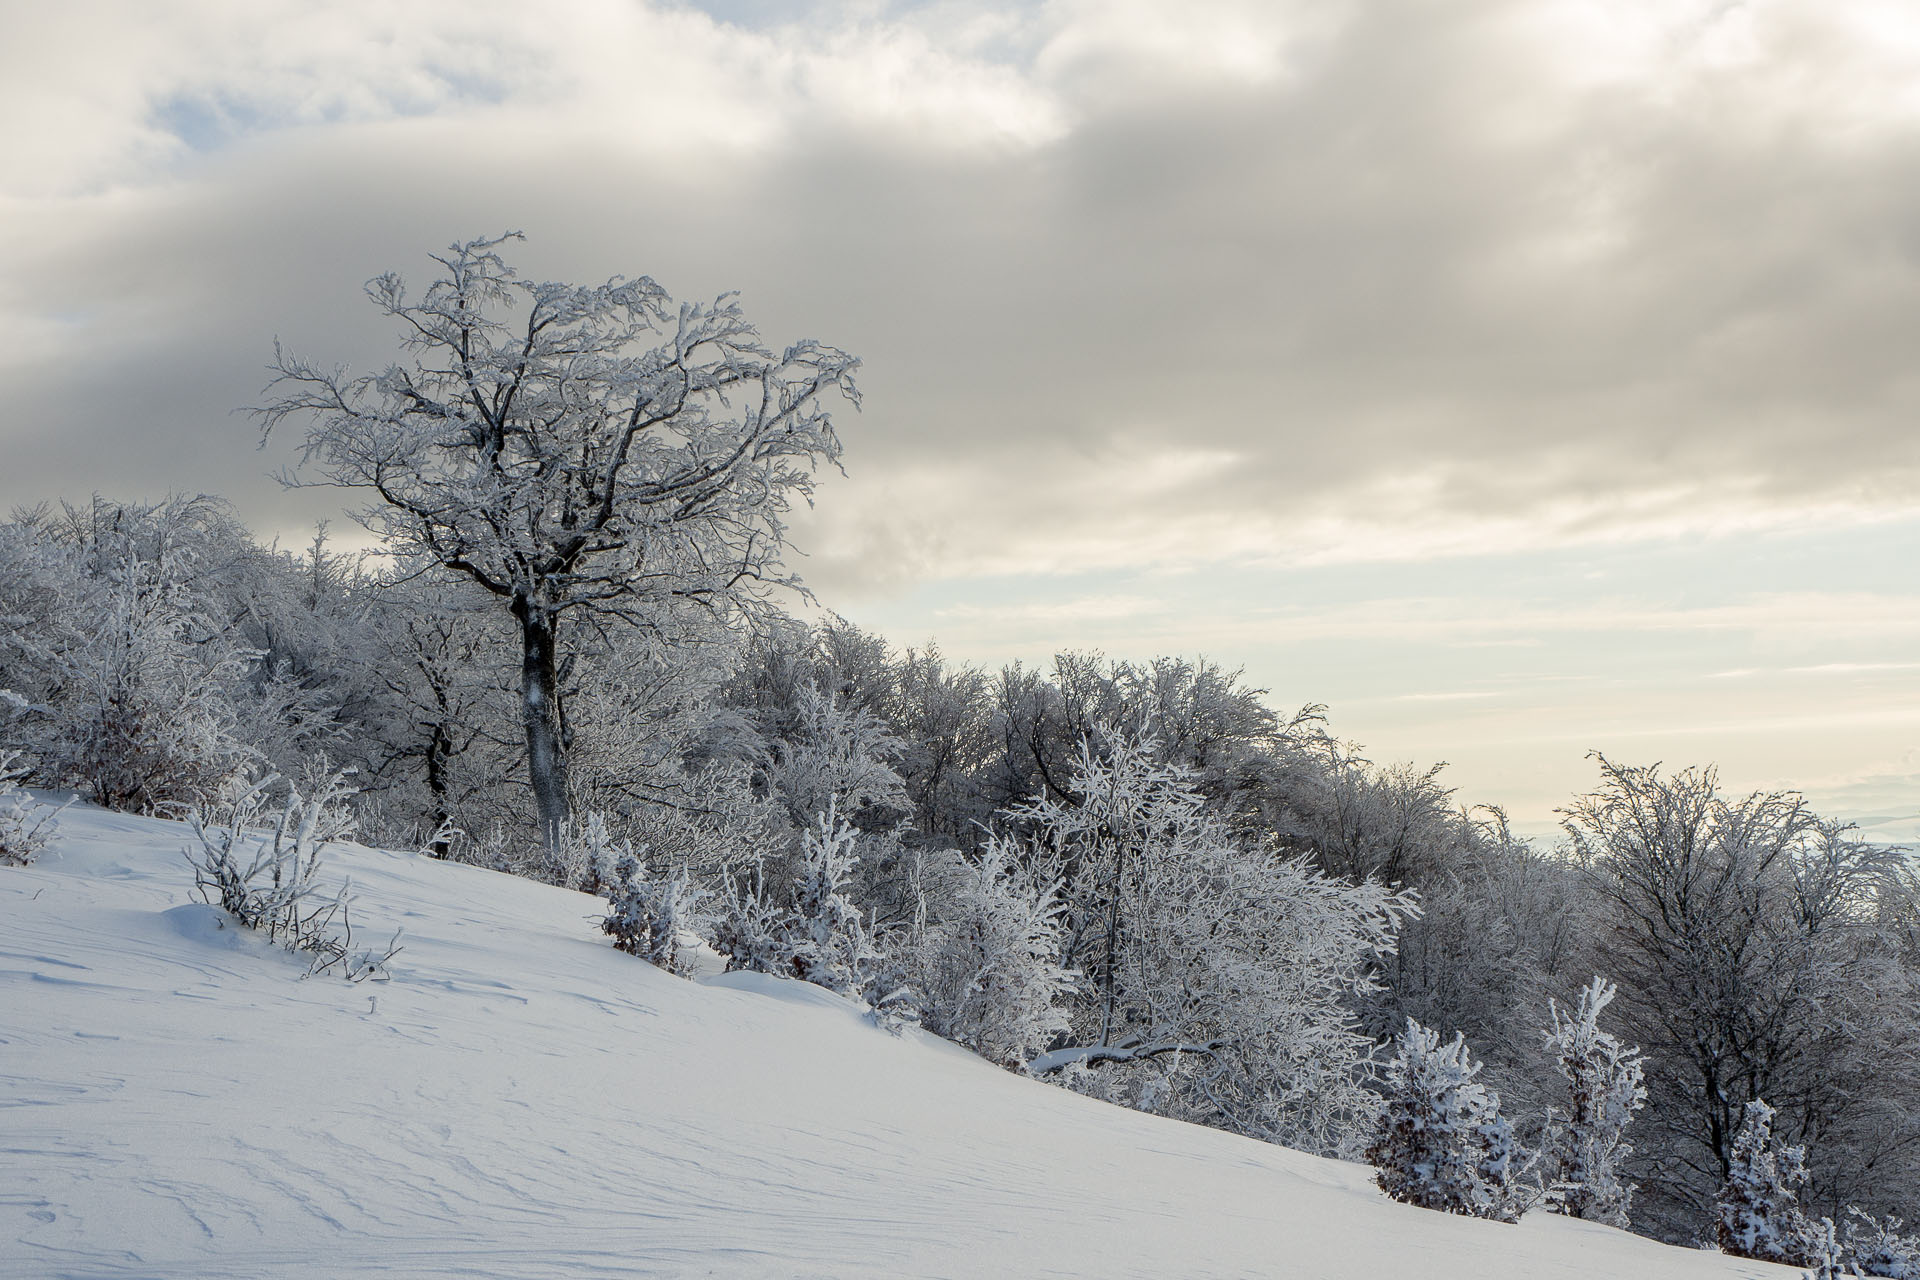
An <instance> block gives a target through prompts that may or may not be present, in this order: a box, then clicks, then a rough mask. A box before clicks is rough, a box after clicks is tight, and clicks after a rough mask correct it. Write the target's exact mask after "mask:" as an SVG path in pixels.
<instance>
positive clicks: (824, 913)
mask: <svg viewBox="0 0 1920 1280" xmlns="http://www.w3.org/2000/svg"><path fill="white" fill-rule="evenodd" d="M856 838H857V837H856V833H855V832H854V829H853V828H852V827H851V826H850V825H849V824H848V823H847V822H846V821H845V820H844V819H842V818H841V817H840V816H839V813H838V809H837V805H836V803H835V802H832V801H829V803H828V805H827V808H826V811H825V812H824V813H822V814H820V815H819V817H818V819H817V820H816V821H815V824H814V827H813V829H812V830H810V831H808V832H806V833H805V840H804V842H803V850H802V854H801V865H800V876H799V881H798V883H796V884H795V886H794V891H793V900H792V903H791V904H790V905H783V904H779V903H776V902H774V901H773V900H771V899H770V898H769V897H768V895H767V892H766V886H765V881H764V880H763V879H761V878H759V877H757V876H756V878H755V880H754V883H753V884H752V885H751V886H749V887H739V886H736V887H735V889H734V891H733V893H732V895H731V897H730V900H729V901H728V903H727V906H726V908H725V909H724V910H723V911H722V913H721V915H720V918H719V919H718V920H716V921H715V923H714V931H713V932H714V937H713V942H714V947H715V948H716V949H717V950H718V951H720V953H721V954H723V955H725V956H726V957H727V968H728V969H729V970H733V969H750V970H753V971H755V972H758V973H772V974H777V975H779V976H781V977H788V978H798V979H800V980H801V981H803V982H811V983H813V984H814V985H815V986H820V987H825V988H827V990H829V991H836V992H839V993H840V994H841V995H844V996H849V997H851V998H852V999H855V1000H858V1001H860V1002H862V1003H863V1004H865V1005H866V1006H867V1007H868V1008H869V1009H870V1010H871V1011H872V1012H873V1014H874V1016H875V1020H876V1021H878V1022H880V1023H882V1024H883V1025H886V1026H888V1027H890V1028H894V1029H897V1028H898V1027H899V1026H900V1025H902V1023H903V1022H904V1021H906V1020H908V1019H909V1018H910V1017H911V1014H912V1009H911V1007H910V1006H911V1005H912V1003H913V993H912V992H911V991H910V990H909V989H908V983H907V980H906V976H905V974H904V973H903V972H902V969H901V965H900V964H899V962H898V961H897V960H896V959H895V958H894V957H891V956H889V955H887V954H886V952H884V951H883V950H882V949H881V948H880V947H879V946H878V945H877V944H876V942H875V940H874V937H873V933H872V931H871V930H869V929H868V928H867V925H866V922H865V920H863V919H862V918H861V915H860V909H859V908H858V907H856V906H854V905H853V902H852V901H851V900H850V899H849V898H848V897H847V892H846V890H847V885H848V882H849V881H850V880H851V879H852V876H853V872H854V867H855V863H856V860H857V855H856V854H855V852H854V845H855V841H856Z"/></svg>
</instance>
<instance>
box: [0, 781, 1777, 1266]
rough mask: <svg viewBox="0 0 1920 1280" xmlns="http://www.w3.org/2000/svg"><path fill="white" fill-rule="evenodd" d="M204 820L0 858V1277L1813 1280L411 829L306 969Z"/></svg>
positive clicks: (126, 830) (94, 815) (365, 854)
mask: <svg viewBox="0 0 1920 1280" xmlns="http://www.w3.org/2000/svg"><path fill="white" fill-rule="evenodd" d="M187 839H188V833H187V831H186V829H185V828H184V827H182V826H179V825H177V824H174V823H169V822H162V821H158V820H150V819H141V818H133V817H128V816H126V815H123V814H112V813H105V812H102V811H99V810H94V809H87V808H82V807H75V808H74V809H71V810H69V811H68V813H67V815H66V816H65V818H64V819H63V821H62V826H61V831H60V834H59V835H58V836H57V837H56V840H55V843H54V844H53V845H52V847H50V848H49V849H48V851H47V853H46V854H45V855H44V857H43V858H42V860H41V861H40V862H38V863H36V864H34V865H32V866H29V867H24V868H13V867H9V868H0V1276H6V1277H23V1278H24V1277H49V1278H53V1277H90V1278H93V1277H100V1278H104V1277H207V1278H210V1280H211V1278H215V1277H236V1278H237V1277H247V1278H249V1280H252V1278H256V1277H281V1276H312V1277H345V1276H409V1277H439V1276H471V1277H482V1276H484V1277H536V1276H538V1277H544V1276H567V1277H594V1276H616V1275H617V1276H622V1277H629V1276H636V1275H640V1276H648V1275H665V1276H682V1275H685V1276H832V1277H843V1276H844V1277H857V1276H981V1277H999V1276H1016V1275H1017V1276H1022V1277H1046V1276H1102V1277H1111V1276H1155V1277H1166V1276H1194V1277H1199V1276H1207V1277H1211V1276H1300V1277H1329V1278H1330V1277H1401V1276H1406V1277H1461V1278H1463V1280H1464V1278H1466V1277H1472V1278H1473V1280H1508V1278H1511V1280H1523V1278H1524V1280H1554V1278H1557V1277H1596V1278H1598V1277H1608V1278H1613V1277H1620V1276H1632V1277H1634V1278H1635V1280H1710V1278H1711V1277H1749V1278H1754V1280H1757V1278H1760V1277H1782V1278H1784V1277H1789V1276H1792V1275H1793V1274H1795V1273H1793V1272H1790V1271H1787V1270H1785V1269H1783V1268H1778V1267H1770V1266H1765V1265H1762V1264H1758V1263H1751V1262H1742V1261H1738V1260H1735V1259H1730V1258H1723V1257H1721V1256H1719V1255H1716V1254H1712V1253H1703V1252H1695V1251H1689V1250H1682V1249H1673V1248H1668V1247H1665V1246H1662V1245H1658V1244H1654V1243H1652V1242H1650V1241H1646V1240H1642V1239H1639V1238H1637V1237H1634V1236H1630V1235H1627V1234H1625V1233H1622V1232H1619V1231H1615V1230H1612V1229H1610V1228H1606V1227H1599V1226H1594V1225H1592V1224H1587V1223H1581V1222H1575V1221H1571V1220H1567V1219H1560V1218H1552V1217H1548V1216H1546V1215H1542V1214H1534V1215H1532V1216H1530V1217H1529V1218H1527V1219H1526V1220H1525V1221H1524V1222H1522V1223H1521V1224H1520V1225H1519V1226H1504V1225H1501V1224H1498V1223H1492V1222H1482V1221H1474V1220H1469V1219H1466V1218H1458V1217H1452V1216H1449V1215H1446V1214H1440V1213H1432V1212H1427V1211H1424V1210H1419V1209H1412V1208H1408V1207H1406V1206H1403V1205H1397V1204H1394V1203H1392V1202H1390V1201H1388V1200H1387V1199H1386V1198H1385V1197H1384V1196H1382V1195H1381V1194H1380V1193H1379V1192H1378V1191H1377V1190H1375V1189H1374V1187H1373V1185H1372V1181H1371V1171H1370V1170H1367V1169H1365V1168H1362V1167H1359V1166H1356V1165H1348V1164H1341V1163H1339V1162H1336V1161H1330V1160H1321V1159H1317V1158H1314V1157H1311V1156H1305V1155H1301V1154H1299V1153H1297V1152H1292V1151H1287V1150H1283V1149H1281V1148H1279V1147H1274V1146H1269V1145H1265V1144H1262V1143H1258V1142H1252V1141H1248V1140H1246V1139H1242V1138H1236V1137H1232V1136H1229V1135H1227V1134H1223V1133H1218V1132H1214V1131H1212V1130H1208V1129H1202V1128H1196V1127H1193V1126H1189V1125H1182V1124H1176V1123H1172V1122H1169V1121H1164V1120H1159V1119H1155V1118H1153V1117H1149V1116H1143V1115H1138V1114H1135V1113H1132V1112H1127V1111H1123V1110H1119V1109H1117V1108H1113V1107H1108V1106H1106V1105H1103V1104H1101V1103H1097V1102H1093V1101H1090V1100H1087V1099H1084V1098H1080V1097H1077V1096H1074V1095H1072V1094H1069V1093H1067V1092H1065V1091H1063V1090H1060V1089H1056V1088H1053V1087H1050V1086H1047V1085H1043V1084H1039V1083H1035V1082H1032V1081H1029V1080H1025V1079H1022V1078H1020V1077H1017V1076H1015V1075H1012V1074H1010V1073H1008V1072H1006V1071H1002V1070H1000V1069H998V1068H996V1067H993V1066H991V1065H989V1064H987V1063H986V1062H983V1061H981V1060H979V1059H977V1058H974V1057H972V1056H971V1055H969V1054H966V1053H964V1052H961V1051H959V1050H957V1049H955V1048H954V1047H953V1046H950V1045H947V1044H945V1043H944V1042H940V1041H936V1040H933V1039H932V1038H931V1037H927V1036H924V1035H922V1034H920V1033H910V1034H909V1035H907V1036H904V1037H899V1038H896V1037H893V1036H890V1035H888V1034H887V1033H885V1032H884V1031H880V1030H878V1029H876V1028H874V1027H872V1026H870V1025H869V1024H868V1023H867V1022H866V1020H865V1019H864V1018H862V1017H861V1016H860V1015H859V1013H858V1011H857V1010H855V1009H854V1008H853V1007H852V1006H851V1005H850V1004H848V1003H847V1002H846V1001H844V1000H841V999H839V998H838V997H836V996H833V995H832V994H830V993H828V992H824V991H821V990H819V989H818V988H812V987H806V986H804V985H800V984H794V983H788V982H782V981H780V980H777V979H772V978H767V977H764V976H760V975H749V974H730V975H724V976H719V977H714V978H708V979H703V980H701V981H699V982H687V981H684V980H681V979H678V978H674V977H672V976H669V975H667V974H664V973H661V972H659V971H657V970H655V969H653V968H651V967H650V966H648V965H646V964H644V963H642V962H640V961H638V960H635V959H634V958H632V957H629V956H625V955H622V954H620V953H618V952H616V951H614V950H613V948H612V947H611V946H609V945H607V943H606V941H605V939H604V938H602V937H601V936H600V935H599V934H598V932H597V930H596V927H595V924H596V920H597V915H598V912H597V910H596V901H595V900H594V899H590V898H587V897H584V896H583V895H580V894H577V893H570V892H566V891H563V890H559V889H553V888H549V887H546V886H544V885H539V884H534V883H531V882H528V881H524V880H516V879H512V878H510V877H506V876H500V875H496V874H493V873H491V872H487V871H481V870H478V869H476V868H472V867H464V866H456V865H450V864H446V863H439V862H434V861H431V860H429V859H424V858H420V857H417V856H415V855H411V854H399V853H390V852H383V851H379V850H372V849H363V848H360V847H358V846H343V847H338V848H336V849H335V850H334V852H333V854H332V857H331V860H330V864H329V871H330V872H331V873H332V874H334V875H350V876H351V877H352V879H353V882H354V886H355V894H356V899H355V908H354V913H355V915H354V920H355V925H356V927H357V929H359V930H362V931H364V932H365V934H366V935H367V936H368V937H369V938H371V937H374V936H378V937H380V938H381V939H384V938H385V937H386V936H388V935H389V934H390V933H391V932H392V930H393V929H395V928H396V927H398V928H403V929H404V930H405V936H404V937H403V938H402V939H401V941H402V945H403V946H404V948H405V949H404V950H403V951H402V952H401V953H400V955H399V956H398V957H396V958H395V960H394V961H393V963H392V966H391V967H392V972H393V977H392V980H391V981H389V982H384V983H362V984H350V983H347V982H344V981H341V980H338V979H333V978H326V977H321V978H303V977H302V976H301V973H302V972H303V965H302V963H301V962H300V961H299V960H297V959H295V958H293V957H290V956H287V955H286V954H285V953H284V952H277V951H275V950H274V949H273V948H272V947H270V946H266V945H263V944H261V943H260V941H259V940H257V939H254V938H252V937H250V936H248V935H246V934H245V933H243V932H241V931H238V930H236V929H234V928H232V927H231V926H230V925H229V924H228V923H227V922H226V921H225V920H224V918H223V917H222V916H221V914H220V913H219V912H218V911H216V910H214V909H213V908H209V907H205V906H203V905H200V904H197V903H193V902H192V901H191V896H190V893H189V889H190V886H191V883H192V880H191V875H190V873H189V872H188V871H187V868H186V865H185V862H184V860H183V859H182V857H181V850H182V849H183V848H184V847H185V844H186V842H187Z"/></svg>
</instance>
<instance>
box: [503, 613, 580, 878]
mask: <svg viewBox="0 0 1920 1280" xmlns="http://www.w3.org/2000/svg"><path fill="white" fill-rule="evenodd" d="M513 612H514V616H515V617H516V618H518V619H519V620H520V717H521V720H522V722H523V723H524V724H525V726H526V731H527V777H528V781H529V782H531V783H532V785H533V803H534V807H535V809H536V810H537V812H538V814H539V818H540V836H541V839H543V840H545V841H546V843H547V846H548V847H549V848H551V847H552V846H553V844H554V842H555V841H556V840H558V839H559V836H560V824H561V823H562V822H565V821H566V819H567V748H566V741H565V736H564V734H562V732H561V728H560V726H561V719H560V664H559V660H558V656H557V653H556V649H557V645H556V642H555V636H554V617H553V614H552V613H551V612H550V611H548V610H545V609H542V608H541V607H539V606H538V605H535V604H531V603H529V602H527V601H523V600H515V601H514V603H513Z"/></svg>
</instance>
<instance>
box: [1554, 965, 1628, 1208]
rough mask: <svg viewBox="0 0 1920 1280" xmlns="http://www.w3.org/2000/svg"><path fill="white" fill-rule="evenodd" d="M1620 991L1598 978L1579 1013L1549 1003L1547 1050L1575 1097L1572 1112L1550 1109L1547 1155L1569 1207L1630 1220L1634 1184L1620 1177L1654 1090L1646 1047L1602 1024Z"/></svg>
mask: <svg viewBox="0 0 1920 1280" xmlns="http://www.w3.org/2000/svg"><path fill="white" fill-rule="evenodd" d="M1614 990H1615V989H1614V986H1613V984H1612V983H1610V982H1608V981H1606V980H1605V979H1603V978H1599V977H1596V978H1594V980H1593V981H1592V982H1590V983H1588V984H1587V986H1586V988H1585V989H1584V990H1582V991H1581V992H1580V1003H1579V1004H1578V1005H1577V1006H1576V1007H1575V1008H1574V1010H1573V1012H1572V1013H1568V1012H1566V1011H1565V1010H1563V1009H1561V1008H1560V1006H1559V1005H1557V1004H1554V1003H1553V1002H1551V1001H1549V1002H1548V1014H1549V1016H1550V1017H1551V1018H1552V1020H1553V1026H1552V1028H1551V1029H1550V1030H1549V1031H1548V1032H1547V1033H1546V1041H1547V1052H1548V1054H1549V1055H1551V1057H1552V1059H1553V1063H1554V1066H1555V1068H1556V1069H1558V1071H1559V1072H1560V1075H1561V1077H1562V1078H1563V1079H1565V1080H1566V1082H1567V1090H1568V1094H1569V1097H1568V1100H1567V1110H1566V1113H1565V1114H1564V1115H1562V1114H1560V1113H1558V1112H1554V1113H1550V1115H1549V1119H1548V1123H1547V1135H1546V1142H1545V1149H1544V1150H1543V1151H1542V1153H1541V1154H1542V1156H1543V1158H1544V1160H1545V1164H1546V1170H1545V1172H1546V1179H1547V1186H1548V1189H1549V1195H1550V1196H1551V1198H1552V1200H1553V1202H1554V1203H1555V1204H1556V1205H1557V1206H1558V1207H1559V1208H1560V1210H1561V1211H1562V1212H1563V1213H1565V1214H1567V1215H1568V1216H1569V1217H1574V1218H1585V1219H1588V1220H1589V1221H1592V1222H1605V1223H1608V1224H1609V1225H1611V1226H1616V1227H1625V1226H1627V1225H1628V1216H1627V1209H1628V1205H1629V1204H1630V1202H1631V1201H1632V1199H1633V1191H1634V1188H1633V1184H1632V1183H1629V1182H1625V1181H1623V1180H1622V1179H1621V1176H1620V1168H1621V1166H1622V1165H1623V1164H1624V1163H1625V1162H1626V1160H1627V1158H1628V1157H1629V1156H1631V1155H1632V1154H1633V1148H1632V1147H1631V1146H1629V1145H1628V1143H1627V1141H1626V1130H1627V1125H1628V1124H1629V1123H1630V1122H1631V1121H1632V1120H1633V1114H1634V1112H1636V1111H1638V1110H1639V1109H1640V1107H1641V1106H1642V1105H1643V1104H1644V1103H1645V1102H1646V1100H1647V1090H1646V1086H1645V1085H1644V1084H1643V1083H1642V1077H1643V1076H1644V1075H1645V1065H1644V1063H1643V1062H1642V1061H1641V1056H1640V1051H1639V1050H1638V1049H1629V1048H1627V1047H1625V1046H1624V1045H1622V1044H1621V1043H1620V1041H1619V1040H1618V1039H1617V1038H1616V1037H1614V1036H1613V1035H1610V1034H1609V1033H1607V1032H1605V1031H1602V1030H1601V1029H1600V1025H1599V1019H1600V1011H1601V1010H1602V1009H1605V1008H1606V1007H1607V1004H1608V1002H1609V1001H1611V1000H1612V999H1613V997H1614Z"/></svg>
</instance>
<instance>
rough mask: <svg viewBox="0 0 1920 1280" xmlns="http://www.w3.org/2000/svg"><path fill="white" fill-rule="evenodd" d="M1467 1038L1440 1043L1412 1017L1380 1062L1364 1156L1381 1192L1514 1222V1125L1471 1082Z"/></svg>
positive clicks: (1520, 1202) (1473, 1068)
mask: <svg viewBox="0 0 1920 1280" xmlns="http://www.w3.org/2000/svg"><path fill="white" fill-rule="evenodd" d="M1479 1073H1480V1064H1479V1063H1477V1062H1474V1061H1472V1060H1471V1057H1470V1056H1469V1054H1468V1053H1467V1044H1466V1037H1465V1036H1462V1035H1455V1036H1454V1038H1453V1041H1452V1043H1450V1044H1446V1045H1442V1044H1441V1043H1440V1034H1439V1033H1438V1032H1437V1031H1430V1030H1428V1029H1427V1028H1426V1027H1423V1026H1421V1025H1420V1024H1419V1023H1418V1022H1415V1021H1414V1020H1413V1019H1412V1018H1408V1019H1407V1027H1406V1030H1405V1031H1404V1032H1402V1033H1401V1035H1400V1040H1399V1053H1398V1054H1397V1055H1396V1056H1395V1058H1394V1059H1393V1061H1392V1062H1391V1063H1389V1064H1388V1066H1387V1101H1386V1108H1385V1110H1384V1112H1383V1113H1382V1115H1381V1117H1380V1128H1379V1132H1378V1134H1377V1136H1376V1137H1375V1138H1374V1142H1373V1145H1372V1146H1370V1147H1369V1148H1367V1159H1368V1160H1369V1161H1370V1162H1372V1164H1373V1166H1374V1168H1375V1170H1377V1173H1376V1175H1375V1180H1376V1181H1377V1182H1378V1183H1379V1185H1380V1189H1381V1190H1382V1191H1385V1192H1386V1193H1387V1194H1388V1195H1390V1196H1392V1197H1393V1198H1394V1199H1395V1200H1400V1201H1404V1202H1405V1203H1407V1204H1416V1205H1419V1206H1421V1207H1422V1208H1426V1209H1440V1210H1444V1211H1446V1212H1448V1213H1460V1214H1466V1215H1469V1216H1471V1217H1476V1218H1493V1219H1495V1220H1497V1221H1500V1222H1514V1221H1517V1220H1518V1219H1519V1217H1520V1214H1521V1211H1522V1210H1523V1209H1525V1207H1526V1198H1525V1196H1524V1194H1523V1191H1522V1188H1521V1186H1520V1183H1519V1179H1518V1174H1519V1169H1518V1168H1517V1167H1516V1155H1517V1148H1516V1146H1515V1143H1514V1140H1513V1127H1512V1126H1511V1125H1510V1124H1508V1122H1507V1121H1506V1119H1505V1118H1504V1117H1503V1116H1501V1114H1500V1098H1499V1095H1498V1094H1495V1093H1494V1092H1493V1091H1492V1090H1490V1089H1488V1088H1486V1087H1485V1086H1484V1085H1480V1084H1477V1083H1475V1082H1474V1077H1475V1076H1476V1075H1478V1074H1479Z"/></svg>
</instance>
